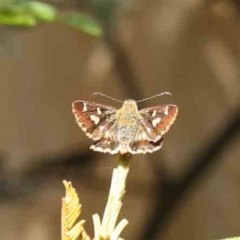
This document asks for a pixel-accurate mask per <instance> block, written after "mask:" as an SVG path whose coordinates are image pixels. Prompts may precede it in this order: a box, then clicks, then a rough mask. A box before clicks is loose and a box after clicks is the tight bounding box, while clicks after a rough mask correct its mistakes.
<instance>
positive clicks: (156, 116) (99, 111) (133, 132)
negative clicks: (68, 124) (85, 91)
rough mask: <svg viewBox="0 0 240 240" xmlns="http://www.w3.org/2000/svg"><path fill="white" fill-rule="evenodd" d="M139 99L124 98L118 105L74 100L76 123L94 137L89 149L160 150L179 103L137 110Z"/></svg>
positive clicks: (140, 152) (130, 151) (107, 150)
mask: <svg viewBox="0 0 240 240" xmlns="http://www.w3.org/2000/svg"><path fill="white" fill-rule="evenodd" d="M98 94H101V93H98ZM162 94H168V93H162ZM162 94H158V95H157V96H159V95H162ZM101 95H104V94H101ZM104 96H106V95H104ZM107 97H108V96H107ZM154 97H155V96H154ZM109 98H110V97H109ZM151 98H152V97H151ZM111 99H113V98H111ZM148 99H149V98H148ZM144 100H146V99H144ZM140 101H142V100H140ZM140 101H135V100H131V99H129V100H125V101H124V102H123V105H122V107H121V108H120V109H116V108H115V107H111V106H106V105H103V104H99V103H95V102H88V101H82V100H78V101H75V102H73V103H72V111H73V114H74V116H75V119H76V121H77V124H78V125H79V127H80V128H81V129H82V130H83V131H84V132H85V134H86V135H87V136H88V137H89V138H91V139H92V140H93V141H94V144H93V145H91V147H90V149H92V150H94V151H98V152H103V153H110V154H118V153H120V154H125V153H130V154H145V153H153V152H155V151H157V150H159V149H160V148H161V147H162V143H163V135H164V134H165V133H166V132H167V131H168V130H169V129H170V127H171V126H172V124H173V123H174V121H175V119H176V117H177V114H178V107H177V106H176V105H171V104H165V105H159V106H155V107H148V108H143V109H141V110H138V107H137V102H140Z"/></svg>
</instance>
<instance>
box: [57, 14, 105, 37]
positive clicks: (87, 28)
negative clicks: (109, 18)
mask: <svg viewBox="0 0 240 240" xmlns="http://www.w3.org/2000/svg"><path fill="white" fill-rule="evenodd" d="M59 20H60V22H63V23H65V24H68V25H70V26H72V27H76V28H78V29H80V30H82V31H83V32H85V33H88V34H90V35H92V36H96V37H98V36H100V35H102V29H101V27H100V25H99V24H98V23H97V22H96V21H95V20H93V19H92V18H90V17H89V16H87V15H85V14H82V13H68V14H61V15H60V16H59Z"/></svg>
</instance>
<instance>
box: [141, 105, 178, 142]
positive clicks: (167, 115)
mask: <svg viewBox="0 0 240 240" xmlns="http://www.w3.org/2000/svg"><path fill="white" fill-rule="evenodd" d="M139 113H140V117H139V121H140V122H141V125H142V127H143V129H144V130H145V131H144V132H143V133H142V134H143V135H146V138H147V139H148V140H149V141H152V142H157V141H159V140H160V139H161V138H162V136H163V135H164V134H165V133H166V132H167V131H168V130H169V129H170V127H171V126H172V124H173V123H174V121H175V119H176V117H177V114H178V108H177V106H176V105H170V104H167V105H159V106H155V107H149V108H144V109H141V110H140V111H139Z"/></svg>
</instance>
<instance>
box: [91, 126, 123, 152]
mask: <svg viewBox="0 0 240 240" xmlns="http://www.w3.org/2000/svg"><path fill="white" fill-rule="evenodd" d="M116 128H117V124H113V125H112V126H111V127H110V128H109V129H108V130H106V131H104V135H103V136H102V138H101V139H99V140H98V141H96V142H95V143H94V144H93V145H92V146H91V147H90V149H92V150H94V151H97V152H103V153H110V154H116V153H118V146H119V143H118V142H117V141H116V131H117V129H116Z"/></svg>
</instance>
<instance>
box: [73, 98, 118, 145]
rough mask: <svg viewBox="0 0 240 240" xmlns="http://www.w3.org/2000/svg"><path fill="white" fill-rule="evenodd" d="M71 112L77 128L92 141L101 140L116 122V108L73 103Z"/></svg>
mask: <svg viewBox="0 0 240 240" xmlns="http://www.w3.org/2000/svg"><path fill="white" fill-rule="evenodd" d="M72 111H73V114H74V116H75V119H76V121H77V123H78V125H79V127H80V128H81V129H82V130H83V131H84V132H85V134H86V135H87V136H88V137H89V138H91V139H93V140H94V141H97V140H99V139H101V138H102V137H103V136H104V135H105V133H106V132H107V130H108V129H110V128H111V126H112V125H114V123H115V120H116V108H114V107H110V106H106V105H103V104H98V103H95V102H87V101H81V100H79V101H75V102H73V103H72Z"/></svg>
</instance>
